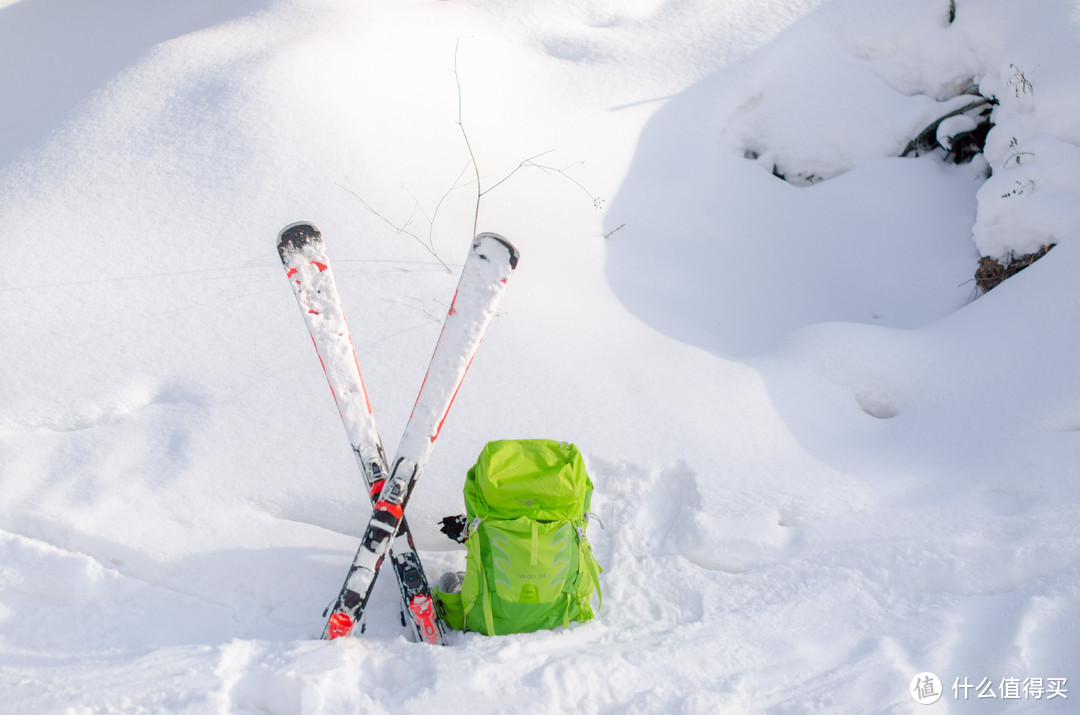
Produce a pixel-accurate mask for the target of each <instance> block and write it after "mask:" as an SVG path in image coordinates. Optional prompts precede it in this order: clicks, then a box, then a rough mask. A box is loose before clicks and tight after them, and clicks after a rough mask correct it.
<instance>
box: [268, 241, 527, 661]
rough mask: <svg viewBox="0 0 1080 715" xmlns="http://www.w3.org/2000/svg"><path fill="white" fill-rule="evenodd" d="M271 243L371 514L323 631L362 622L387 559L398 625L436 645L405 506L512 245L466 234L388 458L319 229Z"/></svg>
mask: <svg viewBox="0 0 1080 715" xmlns="http://www.w3.org/2000/svg"><path fill="white" fill-rule="evenodd" d="M277 247H278V254H279V256H280V257H281V262H282V265H283V266H284V268H285V273H286V275H287V277H288V278H289V282H290V284H291V285H292V288H293V293H294V294H295V295H296V299H297V302H298V303H299V305H300V310H301V313H302V314H303V316H304V322H305V323H306V324H307V327H308V331H309V333H310V334H311V339H312V342H313V343H314V344H315V349H316V351H317V352H318V354H319V360H320V362H321V363H322V366H323V371H324V373H325V374H326V379H327V382H328V383H329V385H330V390H331V392H332V393H333V396H334V400H335V402H336V404H337V407H338V413H339V414H340V415H341V420H342V424H343V425H344V426H345V431H346V434H347V435H348V438H349V442H350V444H351V445H352V449H353V453H354V454H355V456H356V459H357V462H358V464H359V465H360V469H361V471H362V472H363V474H364V478H365V481H366V482H367V486H368V494H369V496H370V498H371V502H372V512H371V516H370V518H369V520H368V524H367V527H366V528H365V530H364V536H363V538H362V539H361V542H360V547H359V549H357V552H356V556H355V557H354V558H353V562H352V564H350V566H349V572H348V574H347V575H346V577H345V583H344V584H343V585H342V587H341V591H340V592H339V594H338V597H337V599H336V600H335V601H334V603H333V604H332V605H331V607H329V608H328V609H327V612H329V617H328V619H327V622H326V626H325V628H324V629H323V635H322V637H323V638H325V639H333V638H339V637H342V636H348V635H350V634H352V633H353V631H354V630H355V629H356V627H357V625H358V624H360V623H362V621H363V617H364V610H365V608H366V607H367V603H368V599H369V598H370V596H371V590H372V587H373V586H374V583H375V578H376V577H377V576H378V573H379V569H380V567H381V566H382V564H383V561H384V559H385V558H386V557H387V556H389V557H390V562H391V564H392V565H393V570H394V573H395V575H396V577H397V582H398V589H399V591H400V593H401V598H402V604H403V611H402V621H403V622H405V618H406V614H407V616H408V619H409V620H410V621H411V623H412V625H413V629H414V632H415V633H416V635H417V638H418V639H419V640H422V641H425V642H428V643H433V644H443V643H445V629H444V625H443V623H442V620H441V619H440V618H439V615H438V611H437V609H436V608H435V603H434V600H433V599H432V597H431V590H430V588H429V586H428V582H427V578H426V576H425V575H424V570H423V567H422V566H421V564H420V557H419V556H418V555H417V553H416V548H415V546H414V545H413V540H412V533H411V531H410V530H409V527H408V524H407V523H406V521H405V516H404V510H405V506H406V504H407V502H408V499H409V496H410V495H411V494H412V491H413V489H414V488H415V486H416V482H417V481H418V479H419V477H420V474H421V472H422V471H423V468H424V465H425V464H426V463H427V460H428V458H429V457H430V455H431V450H432V448H433V447H434V444H435V440H436V439H437V438H438V436H439V432H440V431H441V429H442V425H443V422H444V421H445V420H446V416H447V414H448V413H449V411H450V407H451V405H452V404H453V401H454V397H455V396H456V395H457V391H458V389H459V388H460V387H461V383H462V381H463V380H464V379H465V374H466V372H467V371H468V369H469V365H470V364H471V363H472V359H473V357H474V356H475V354H476V350H477V349H478V348H479V347H480V342H481V340H482V339H483V336H484V333H485V331H486V330H487V327H488V325H489V324H490V322H491V319H492V318H493V317H494V316H495V312H496V309H497V307H498V304H499V301H500V300H501V298H502V295H503V293H504V291H505V289H506V284H507V281H508V280H509V278H510V276H511V274H512V273H513V271H514V269H515V268H516V267H517V261H518V251H517V248H516V247H515V246H514V245H513V244H512V243H510V242H509V241H507V240H506V239H505V238H503V237H502V236H499V235H498V234H494V233H482V234H479V235H477V236H476V237H475V238H474V239H473V241H472V243H471V246H470V250H469V255H468V257H467V259H466V261H465V265H464V266H463V268H462V271H461V277H460V278H459V280H458V286H457V290H456V291H455V293H454V299H453V301H451V304H450V310H449V311H448V313H447V317H446V321H445V323H444V324H443V328H442V332H441V333H440V334H439V340H438V343H437V344H436V346H435V352H434V354H433V355H432V357H431V362H430V364H429V366H428V371H427V373H426V375H425V376H424V382H423V384H422V385H421V387H420V393H419V394H418V395H417V398H416V403H415V404H414V406H413V411H412V414H411V415H410V416H409V421H408V424H407V425H406V426H405V431H404V433H403V434H402V436H401V442H400V443H399V445H398V453H397V454H398V456H397V457H396V458H395V459H394V462H393V463H392V464H388V462H387V461H386V453H385V451H384V450H383V446H382V441H381V439H380V437H379V433H378V429H377V428H376V426H375V419H374V416H373V413H372V409H371V401H370V399H368V395H367V390H366V389H365V388H364V382H363V377H362V375H361V373H360V365H359V362H358V361H357V359H356V353H355V351H354V349H353V345H352V338H351V337H350V335H349V329H348V325H347V323H346V321H345V313H344V310H343V308H342V306H341V298H340V296H339V294H338V291H337V286H336V284H335V282H334V276H333V272H332V270H331V268H330V259H329V257H328V255H327V253H326V246H325V244H324V242H323V238H322V233H321V232H320V231H319V229H318V228H316V227H315V226H314V225H313V224H311V223H306V222H301V223H294V224H290V225H289V226H286V227H285V228H284V229H282V230H281V232H280V233H279V234H278V243H277ZM324 615H326V614H325V613H324Z"/></svg>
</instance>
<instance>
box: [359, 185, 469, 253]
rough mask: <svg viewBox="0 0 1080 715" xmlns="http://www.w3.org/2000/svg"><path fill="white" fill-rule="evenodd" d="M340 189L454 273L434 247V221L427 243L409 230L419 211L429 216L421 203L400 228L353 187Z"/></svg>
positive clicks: (414, 207)
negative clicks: (413, 240)
mask: <svg viewBox="0 0 1080 715" xmlns="http://www.w3.org/2000/svg"><path fill="white" fill-rule="evenodd" d="M459 178H460V175H459ZM338 187H339V188H340V189H342V190H343V191H347V192H348V193H350V194H352V195H353V196H354V197H355V198H356V199H357V200H358V201H359V202H360V205H361V206H363V207H364V208H365V209H367V210H368V211H369V212H371V213H372V214H373V215H375V216H377V217H378V218H379V219H381V220H382V221H383V223H385V224H386V225H387V226H389V227H390V228H392V229H394V232H395V233H398V234H403V235H405V236H411V237H412V238H414V239H416V242H417V243H419V244H420V245H421V246H423V247H424V250H425V251H427V252H428V253H430V254H431V255H432V256H433V257H434V258H435V260H436V261H438V262H439V264H440V265H442V267H443V268H445V269H446V270H447V272H448V273H449V272H452V269H451V268H450V266H448V265H447V264H446V261H444V260H443V259H442V258H441V257H440V256H439V254H438V253H437V252H436V251H435V248H434V245H433V242H432V229H431V226H432V225H433V222H434V219H431V220H430V221H429V223H428V240H427V241H426V242H425V241H424V239H422V238H420V237H419V236H417V235H416V234H415V233H413V232H412V231H410V230H409V225H410V224H411V223H412V221H413V217H414V216H416V211H417V209H419V210H420V211H421V212H422V213H424V215H425V217H426V216H427V212H425V211H424V209H423V207H422V206H421V205H420V202H419V201H416V204H415V205H414V206H413V212H412V214H410V215H409V220H408V221H406V222H405V223H404V224H403V225H401V226H398V225H397V224H396V223H394V222H393V221H391V220H390V219H388V218H387V217H386V216H384V215H383V214H382V213H380V212H379V211H377V210H376V209H375V208H374V207H373V206H372V205H371V204H369V203H368V202H367V201H365V200H364V197H363V196H361V195H360V194H358V193H356V192H355V191H354V190H353V188H352V187H351V186H342V185H341V184H338ZM454 188H456V187H451V188H450V190H449V191H447V192H446V195H449V194H450V192H451V191H453V190H454ZM446 195H444V196H443V198H442V199H440V200H439V206H441V205H442V202H443V201H444V200H445V199H446ZM414 200H415V197H414ZM435 211H436V213H438V206H437V207H436V209H435Z"/></svg>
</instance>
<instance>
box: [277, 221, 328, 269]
mask: <svg viewBox="0 0 1080 715" xmlns="http://www.w3.org/2000/svg"><path fill="white" fill-rule="evenodd" d="M320 241H322V232H321V231H320V230H319V229H318V227H317V226H315V224H313V223H311V222H309V221H297V222H296V223H290V224H289V225H288V226H286V227H285V228H283V229H281V231H280V232H278V241H277V247H278V254H279V255H280V256H281V259H282V260H285V258H286V255H287V254H288V253H290V252H293V251H298V250H300V249H301V248H303V247H304V246H307V245H310V244H312V243H318V242H320Z"/></svg>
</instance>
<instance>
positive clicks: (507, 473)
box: [435, 439, 601, 635]
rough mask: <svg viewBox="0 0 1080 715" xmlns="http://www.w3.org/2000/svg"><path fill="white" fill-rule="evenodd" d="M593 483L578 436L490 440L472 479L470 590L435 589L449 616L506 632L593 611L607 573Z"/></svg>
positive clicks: (565, 622)
mask: <svg viewBox="0 0 1080 715" xmlns="http://www.w3.org/2000/svg"><path fill="white" fill-rule="evenodd" d="M592 490H593V485H592V481H591V480H590V479H589V475H588V474H587V473H586V472H585V465H584V463H583V462H582V459H581V453H580V452H579V451H578V449H577V447H575V446H574V445H572V444H567V443H566V442H555V441H553V440H546V439H531V440H503V441H497V442H489V443H488V445H487V446H486V447H484V450H483V451H482V452H481V453H480V457H479V458H478V459H477V461H476V465H475V466H474V467H473V468H472V469H470V470H469V473H468V475H467V477H466V479H465V508H466V511H467V512H468V513H467V519H468V524H469V527H468V540H467V541H466V542H465V545H466V549H467V552H466V559H465V563H466V567H465V576H464V581H463V583H462V584H461V592H460V594H457V593H445V592H443V591H441V590H440V589H438V588H436V589H435V595H436V597H437V598H438V599H439V602H440V605H441V606H442V613H443V616H444V619H445V621H446V623H447V624H448V625H450V626H451V627H453V628H456V629H458V630H469V631H477V632H480V633H486V634H487V635H496V634H498V635H503V634H507V633H526V632H530V631H535V630H539V629H541V628H554V627H556V626H569V625H570V621H587V620H589V619H590V618H592V617H593V610H592V597H593V594H596V597H597V608H598V609H599V598H600V581H599V575H600V572H601V568H600V566H599V565H598V564H597V563H596V559H594V558H593V555H592V548H591V547H590V546H589V542H588V541H587V540H586V538H585V529H586V527H587V526H588V521H587V517H588V511H589V501H590V498H591V496H592Z"/></svg>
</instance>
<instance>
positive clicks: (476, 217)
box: [452, 38, 603, 236]
mask: <svg viewBox="0 0 1080 715" xmlns="http://www.w3.org/2000/svg"><path fill="white" fill-rule="evenodd" d="M460 48H461V39H460V38H459V39H458V40H457V42H456V43H455V44H454V69H453V70H452V72H453V73H454V81H455V83H456V84H457V95H458V121H457V125H458V128H459V129H461V136H462V138H463V139H464V140H465V148H466V149H467V150H468V152H469V162H470V163H471V164H472V168H473V174H474V176H475V181H476V208H475V209H474V211H473V235H474V236H475V235H476V232H477V231H478V230H479V226H480V201H481V199H483V198H484V196H486V195H487V194H488V193H490V192H491V191H493V190H494V189H496V188H498V187H499V186H501V185H502V184H504V183H506V181H507V180H509V179H510V177H512V176H514V175H515V174H517V173H518V172H519V171H521V170H522V169H525V168H534V169H540V170H541V171H544V172H545V173H552V174H559V175H560V176H562V177H563V178H565V179H567V180H569V181H570V182H572V183H573V184H574V185H575V186H577V187H578V188H579V189H581V190H582V191H584V192H585V194H586V195H587V196H588V197H589V198H590V199H592V202H593V206H594V207H595V208H600V207H601V206H602V205H603V200H602V199H601V198H599V197H598V196H594V195H593V194H592V192H590V191H589V190H588V189H587V188H585V186H584V184H582V183H581V182H580V181H578V180H577V179H575V178H574V177H572V176H570V174H568V173H567V170H568V169H569V168H570V167H572V166H577V165H579V164H580V165H584V162H575V163H573V164H570V165H568V166H566V167H565V168H562V169H558V168H555V167H552V166H547V165H545V164H538V163H536V159H539V158H540V157H542V156H547V155H548V154H551V153H552V152H554V151H555V150H554V149H548V150H547V151H542V152H540V153H539V154H534V155H533V156H530V157H529V158H528V159H525V160H523V161H522V162H521V163H519V164H518V165H517V166H516V167H514V169H513V170H512V171H511V172H510V173H508V174H507V175H506V176H504V177H502V178H501V179H499V180H498V181H496V182H495V183H493V184H492V185H491V186H488V187H487V188H484V185H483V179H482V178H481V175H480V166H479V164H478V163H477V161H476V153H475V152H474V151H473V146H472V142H471V141H469V132H468V131H467V130H466V129H465V120H464V111H463V105H464V101H463V99H462V92H461V75H460V74H459V73H458V50H459V49H460ZM466 168H468V167H466ZM464 173H465V172H464V171H462V174H464ZM459 179H460V177H459Z"/></svg>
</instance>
